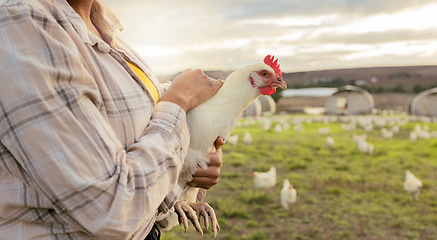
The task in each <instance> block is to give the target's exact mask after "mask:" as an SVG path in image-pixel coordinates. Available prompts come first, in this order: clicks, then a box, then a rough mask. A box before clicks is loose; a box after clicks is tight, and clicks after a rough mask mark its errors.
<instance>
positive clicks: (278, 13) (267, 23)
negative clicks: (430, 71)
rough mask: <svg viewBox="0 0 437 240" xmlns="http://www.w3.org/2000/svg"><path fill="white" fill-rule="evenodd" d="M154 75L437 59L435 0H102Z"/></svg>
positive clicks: (422, 62)
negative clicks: (263, 64) (269, 58)
mask: <svg viewBox="0 0 437 240" xmlns="http://www.w3.org/2000/svg"><path fill="white" fill-rule="evenodd" d="M105 2H106V3H107V4H108V6H109V7H110V8H111V9H112V11H113V12H114V13H115V14H116V15H117V16H118V18H119V20H120V21H121V23H122V25H123V26H124V30H123V31H122V32H121V33H120V35H121V37H122V38H123V39H124V40H125V41H126V42H127V43H128V44H129V45H130V46H131V47H132V48H133V49H134V50H135V51H136V52H138V53H139V55H140V56H142V58H143V59H144V60H145V61H146V62H147V64H148V65H149V66H150V67H151V68H152V70H153V71H154V72H155V73H156V74H157V75H168V74H175V73H177V72H180V71H182V70H184V69H186V68H200V69H202V70H205V71H211V70H234V69H237V68H240V67H243V66H245V65H249V64H255V63H258V62H260V61H262V59H263V58H264V57H265V56H266V55H267V54H271V55H275V56H276V57H277V58H278V59H279V63H280V64H281V68H282V71H283V72H299V71H312V70H324V69H339V68H355V67H378V66H409V65H437V0H274V1H271V0H269V1H267V0H184V1H181V0H159V1H156V0H153V1H152V0H129V1H120V0H105Z"/></svg>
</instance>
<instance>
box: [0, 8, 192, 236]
mask: <svg viewBox="0 0 437 240" xmlns="http://www.w3.org/2000/svg"><path fill="white" fill-rule="evenodd" d="M91 16H92V20H93V22H94V24H96V26H97V27H98V28H99V29H100V30H101V31H102V34H103V36H104V38H105V39H106V40H107V42H109V43H110V44H107V43H106V42H104V41H102V40H101V39H100V38H98V37H96V36H94V35H93V34H91V33H90V32H89V31H88V30H87V28H86V26H85V24H84V22H83V21H82V19H81V18H80V17H79V16H78V15H77V14H76V13H75V12H74V11H73V9H72V8H71V7H70V6H69V5H68V3H67V2H66V1H65V0H0V115H1V117H0V141H1V143H0V189H1V197H0V239H105V240H107V239H117V240H119V239H142V238H144V237H145V236H146V235H147V233H148V231H149V230H150V229H151V228H152V226H153V223H154V222H155V220H157V218H158V219H164V220H165V218H166V216H167V215H168V214H170V213H171V210H170V209H171V208H172V207H173V205H174V202H175V201H176V199H177V197H178V196H179V194H180V191H181V190H180V188H179V187H177V184H176V182H177V177H178V172H179V170H180V168H181V165H182V163H183V158H184V156H185V155H186V151H187V148H188V143H189V133H188V129H187V126H186V122H185V112H184V111H183V110H182V108H180V107H179V106H177V105H175V104H173V103H169V102H159V103H158V104H157V105H155V104H154V101H153V98H152V96H151V95H150V93H149V92H148V91H147V89H146V88H145V86H144V83H142V82H141V80H140V79H139V78H138V77H137V76H136V75H135V74H134V73H133V71H132V69H131V68H129V66H128V65H127V63H126V62H125V60H124V58H127V59H129V60H130V61H132V62H133V63H135V64H136V65H137V66H138V67H140V68H141V69H142V70H143V71H144V72H145V73H146V74H147V75H148V76H149V78H150V79H151V80H152V82H153V83H154V84H155V85H156V86H158V81H157V80H156V77H155V76H154V75H153V74H152V73H151V71H150V70H149V69H148V67H147V66H146V65H145V64H144V63H143V62H142V61H141V60H140V59H139V57H138V56H137V55H136V54H135V53H133V52H132V51H131V50H129V48H128V47H126V45H125V44H123V42H121V41H120V40H119V39H118V38H117V37H116V28H117V27H118V28H119V24H118V22H117V21H116V19H115V18H114V17H113V15H112V13H111V12H110V11H108V9H107V8H106V6H105V5H104V4H103V3H102V2H100V1H98V0H96V2H95V3H94V5H93V11H92V15H91ZM158 91H159V94H160V95H161V94H162V89H161V88H159V86H158ZM169 210H170V211H169ZM164 222H165V221H164ZM161 224H162V223H161ZM164 225H165V224H164Z"/></svg>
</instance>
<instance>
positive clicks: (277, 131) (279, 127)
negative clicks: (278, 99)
mask: <svg viewBox="0 0 437 240" xmlns="http://www.w3.org/2000/svg"><path fill="white" fill-rule="evenodd" d="M281 132H282V125H280V124H276V125H275V133H281Z"/></svg>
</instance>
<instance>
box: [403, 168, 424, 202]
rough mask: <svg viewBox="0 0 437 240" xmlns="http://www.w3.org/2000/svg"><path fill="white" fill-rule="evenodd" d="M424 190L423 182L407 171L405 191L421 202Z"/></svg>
mask: <svg viewBox="0 0 437 240" xmlns="http://www.w3.org/2000/svg"><path fill="white" fill-rule="evenodd" d="M422 188H423V184H422V181H421V180H420V179H418V178H417V177H416V176H414V174H413V173H411V172H410V171H409V170H407V171H405V182H404V190H405V191H406V192H407V193H409V194H410V195H411V197H412V198H413V199H414V200H419V195H420V191H421V190H422Z"/></svg>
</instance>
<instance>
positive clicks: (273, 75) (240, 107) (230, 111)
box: [171, 55, 287, 238]
mask: <svg viewBox="0 0 437 240" xmlns="http://www.w3.org/2000/svg"><path fill="white" fill-rule="evenodd" d="M277 87H280V88H283V89H286V88H287V84H286V83H285V82H284V80H283V79H282V75H281V70H280V66H279V64H278V60H277V59H276V60H275V59H274V57H273V56H270V55H268V56H266V57H265V58H264V61H263V62H262V63H258V64H254V65H250V66H246V67H243V68H240V69H237V70H235V71H234V72H232V73H231V74H230V75H229V76H228V77H227V78H226V80H225V81H224V84H223V86H222V87H221V88H220V89H219V91H218V92H217V93H216V94H215V95H214V96H213V97H212V98H210V99H209V100H208V101H206V102H205V103H203V104H201V105H199V106H197V107H196V108H193V109H191V110H190V111H188V112H187V117H186V119H187V124H188V128H189V132H190V136H191V140H190V146H189V149H188V153H187V157H186V159H185V162H184V164H183V166H182V169H181V172H180V176H179V181H178V185H179V186H180V187H181V188H182V189H183V192H182V194H181V196H180V198H179V199H178V202H177V203H176V205H175V209H176V211H177V212H178V214H179V217H180V218H181V219H182V222H183V224H184V227H185V230H186V229H187V228H188V223H187V222H188V220H187V216H188V217H189V218H190V220H191V222H192V223H193V225H194V226H195V227H196V230H197V231H199V232H200V233H201V235H202V236H203V232H202V229H201V228H200V224H199V222H198V217H197V216H196V214H194V216H193V215H192V214H190V212H192V211H191V210H192V209H194V210H195V211H196V212H197V215H198V216H199V215H200V216H203V217H204V218H205V220H206V221H205V225H206V224H207V222H208V218H209V219H210V220H211V225H212V231H213V232H214V238H215V237H216V236H217V229H219V225H218V222H217V219H216V217H215V213H214V210H213V209H212V208H211V207H210V206H209V205H208V204H207V203H204V202H199V203H196V195H197V193H198V191H199V189H198V188H194V187H191V186H189V185H188V184H187V183H189V182H190V181H191V180H192V175H193V174H194V173H195V170H196V168H197V167H198V166H200V167H202V168H206V167H207V161H208V158H207V157H206V154H207V153H210V152H213V151H215V147H214V141H215V140H216V138H217V137H222V138H223V139H225V140H226V139H227V138H228V137H229V135H230V134H231V132H232V130H233V128H234V126H235V124H236V122H237V121H238V118H239V116H240V115H241V114H242V113H243V111H244V110H245V109H246V108H247V107H248V106H249V105H250V104H251V103H252V102H253V101H254V100H255V99H256V98H258V97H259V96H260V95H261V94H263V95H271V94H273V93H274V92H275V90H276V88H277ZM190 209H191V210H190ZM202 209H206V211H205V210H202ZM187 213H188V214H187ZM205 215H209V216H205ZM176 224H177V221H173V222H172V224H171V225H172V226H174V225H176Z"/></svg>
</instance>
